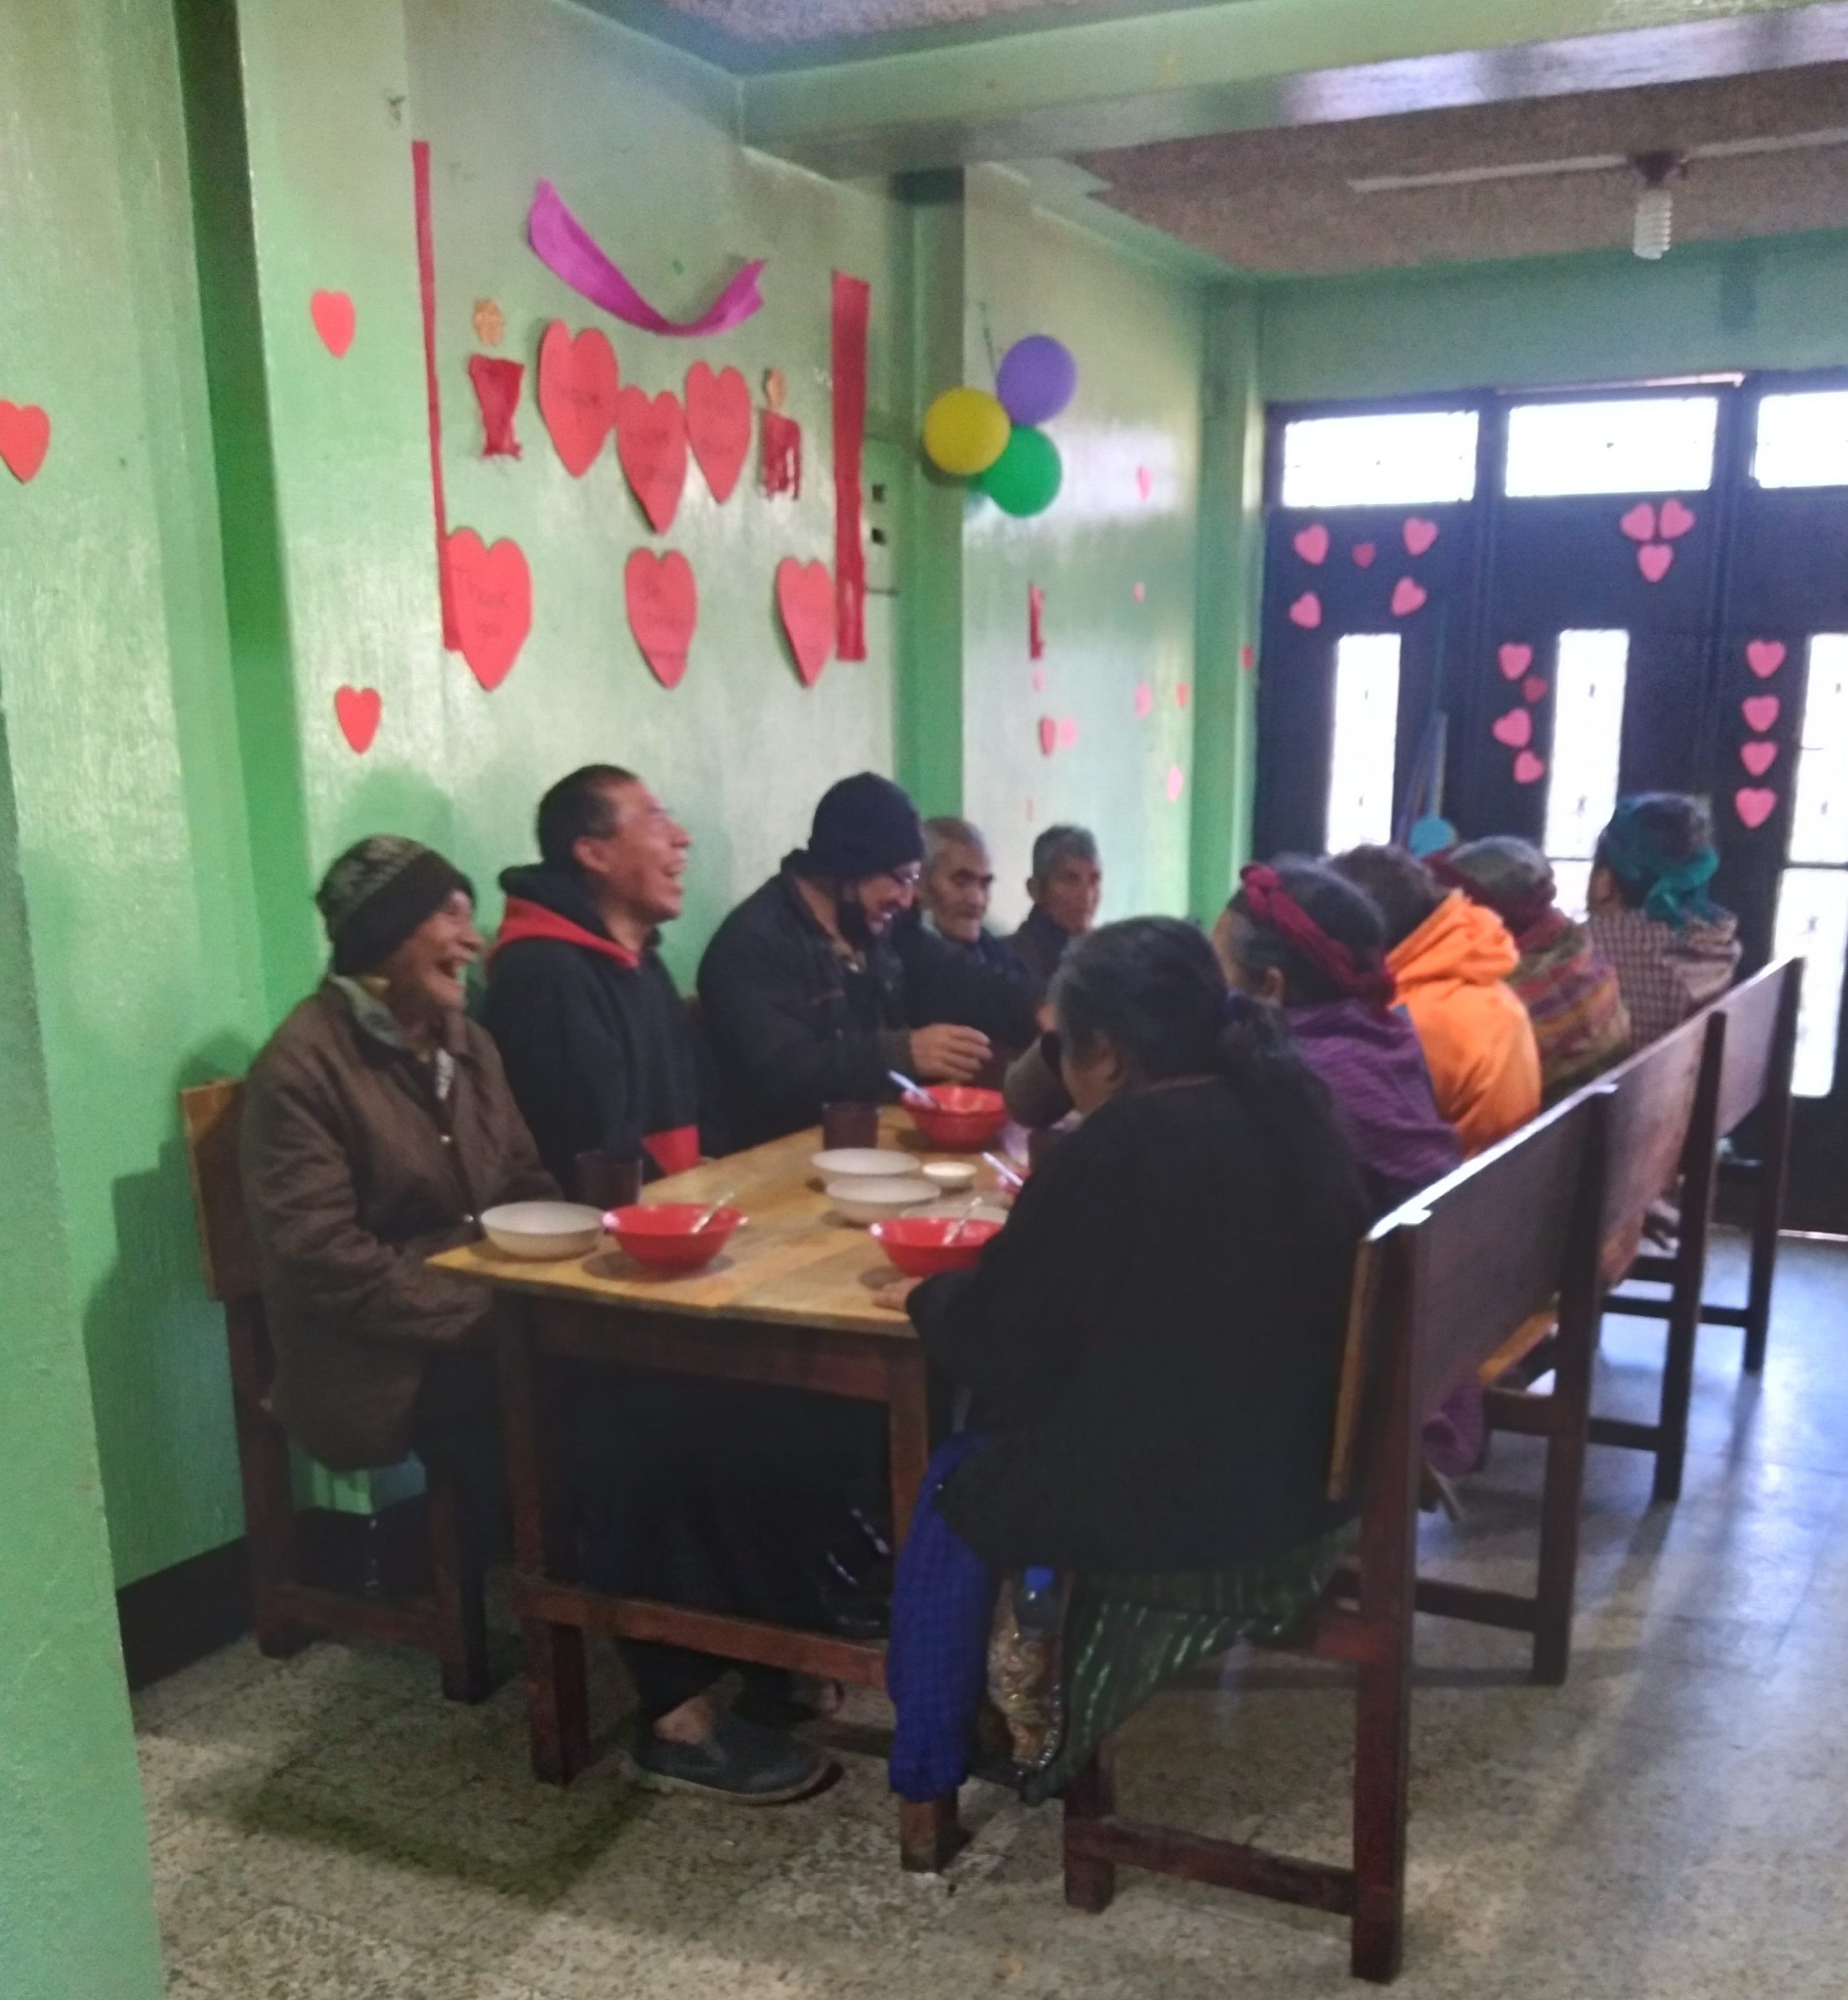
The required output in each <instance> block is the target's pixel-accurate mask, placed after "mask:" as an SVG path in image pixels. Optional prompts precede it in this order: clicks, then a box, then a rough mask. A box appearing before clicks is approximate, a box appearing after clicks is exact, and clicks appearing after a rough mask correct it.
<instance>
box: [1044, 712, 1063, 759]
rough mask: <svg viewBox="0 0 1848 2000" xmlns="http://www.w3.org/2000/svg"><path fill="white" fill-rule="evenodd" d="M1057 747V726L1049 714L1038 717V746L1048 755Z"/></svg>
mask: <svg viewBox="0 0 1848 2000" xmlns="http://www.w3.org/2000/svg"><path fill="white" fill-rule="evenodd" d="M1058 747H1059V726H1058V723H1057V722H1056V721H1055V720H1054V719H1053V717H1051V716H1050V715H1042V716H1041V717H1040V750H1041V751H1042V752H1044V754H1045V755H1047V756H1048V757H1050V756H1051V755H1052V753H1053V752H1054V751H1055V750H1056V749H1057V748H1058Z"/></svg>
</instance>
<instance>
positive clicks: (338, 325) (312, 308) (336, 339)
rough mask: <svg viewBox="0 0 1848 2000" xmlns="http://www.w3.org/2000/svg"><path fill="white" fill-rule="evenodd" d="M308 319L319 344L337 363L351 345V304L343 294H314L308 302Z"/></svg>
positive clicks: (352, 322) (352, 312)
mask: <svg viewBox="0 0 1848 2000" xmlns="http://www.w3.org/2000/svg"><path fill="white" fill-rule="evenodd" d="M308 317H309V318H310V319H311V320H312V321H314V331H315V332H317V333H318V334H319V335H320V336H321V345H322V346H323V347H325V349H327V351H328V353H330V354H331V355H332V356H333V357H334V359H335V360H336V361H338V360H339V359H340V357H341V356H342V355H343V354H344V353H345V352H346V350H347V349H349V347H351V346H352V345H353V328H354V325H355V323H356V315H355V314H354V311H353V300H351V299H349V297H347V296H346V293H344V292H316V293H314V294H313V296H312V297H311V298H310V299H309V300H308Z"/></svg>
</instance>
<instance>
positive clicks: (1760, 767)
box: [1739, 743, 1777, 778]
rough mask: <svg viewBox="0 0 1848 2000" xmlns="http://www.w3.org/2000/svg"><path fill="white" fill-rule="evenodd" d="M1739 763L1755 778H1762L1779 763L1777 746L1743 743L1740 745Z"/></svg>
mask: <svg viewBox="0 0 1848 2000" xmlns="http://www.w3.org/2000/svg"><path fill="white" fill-rule="evenodd" d="M1739 762H1741V763H1742V764H1743V765H1744V766H1745V767H1746V769H1747V770H1748V771H1749V772H1750V773H1752V776H1753V777H1755V778H1762V777H1763V776H1764V774H1765V773H1766V772H1767V771H1768V770H1770V768H1771V766H1773V764H1775V763H1776V762H1777V745H1776V744H1775V743H1742V744H1741V745H1739Z"/></svg>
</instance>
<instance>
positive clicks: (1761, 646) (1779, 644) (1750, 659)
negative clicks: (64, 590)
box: [0, 403, 1784, 681]
mask: <svg viewBox="0 0 1848 2000" xmlns="http://www.w3.org/2000/svg"><path fill="white" fill-rule="evenodd" d="M5 408H6V406H5V404H3V403H0V415H4V414H5ZM1746 665H1747V666H1749V668H1751V669H1752V672H1754V673H1755V674H1756V675H1757V676H1758V677H1759V679H1760V680H1761V681H1768V680H1769V679H1770V678H1771V676H1772V675H1773V674H1774V673H1776V672H1777V669H1778V668H1780V667H1781V666H1782V665H1784V641H1782V640H1781V639H1753V640H1752V641H1749V643H1748V644H1747V645H1746Z"/></svg>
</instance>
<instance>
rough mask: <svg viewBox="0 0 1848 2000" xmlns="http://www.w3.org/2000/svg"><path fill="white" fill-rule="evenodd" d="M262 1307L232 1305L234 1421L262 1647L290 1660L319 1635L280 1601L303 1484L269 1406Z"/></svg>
mask: <svg viewBox="0 0 1848 2000" xmlns="http://www.w3.org/2000/svg"><path fill="white" fill-rule="evenodd" d="M261 1314H262V1307H261V1306H260V1304H258V1303H257V1302H256V1301H255V1299H254V1298H252V1299H238V1300H232V1301H231V1302H230V1303H229V1304H228V1305H227V1306H226V1307H225V1311H224V1321H225V1334H226V1338H227V1340H228V1345H229V1347H230V1350H231V1418H232V1423H233V1425H234V1429H235V1431H236V1433H237V1441H238V1482H239V1484H240V1485H241V1487H242V1488H243V1494H244V1546H245V1551H246V1553H247V1554H248V1557H249V1559H250V1595H251V1605H252V1612H253V1613H254V1616H255V1624H256V1639H257V1650H258V1651H259V1652H260V1653H262V1655H264V1656H265V1658H268V1659H272V1660H286V1659H287V1658H290V1656H291V1655H294V1654H296V1653H299V1652H300V1651H301V1650H302V1648H304V1646H307V1645H308V1644H311V1642H312V1641H313V1640H314V1636H315V1635H314V1632H313V1631H312V1630H311V1629H310V1628H309V1627H307V1626H305V1625H300V1624H297V1623H295V1621H294V1620H292V1619H290V1618H289V1617H288V1616H286V1615H285V1614H284V1613H283V1611H282V1610H281V1609H280V1605H279V1599H280V1593H281V1592H282V1590H283V1586H284V1585H288V1584H291V1583H294V1582H296V1580H297V1575H298V1571H297V1547H296V1534H295V1481H294V1469H293V1467H291V1465H290V1459H289V1439H288V1435H287V1432H285V1431H284V1430H283V1427H282V1425H280V1424H279V1423H278V1422H276V1419H275V1418H273V1416H271V1415H270V1414H269V1411H267V1410H266V1409H265V1408H263V1405H262V1387H263V1380H264V1376H265V1373H266V1370H265V1369H264V1367H263V1365H262V1355H263V1334H262V1322H261Z"/></svg>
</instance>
